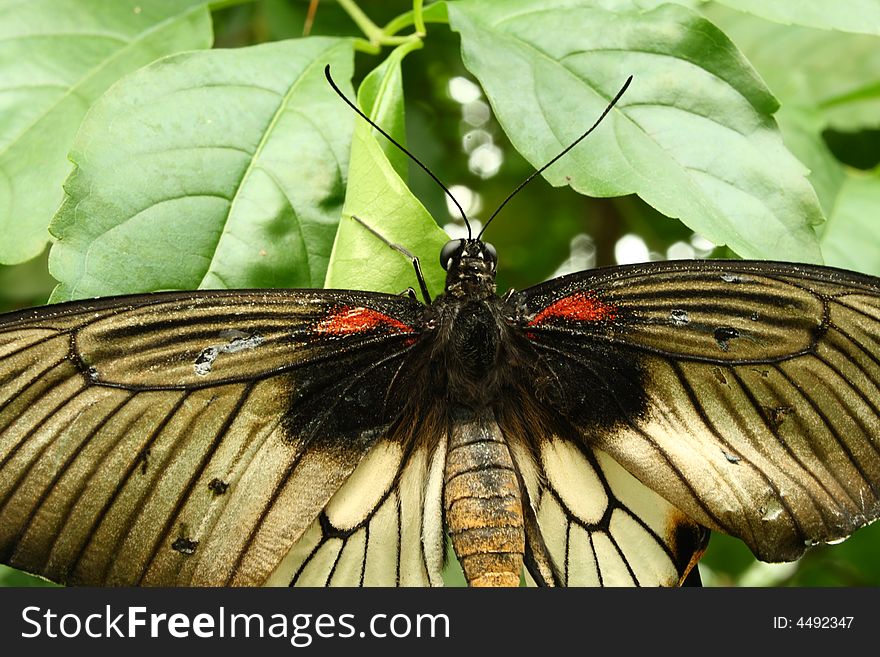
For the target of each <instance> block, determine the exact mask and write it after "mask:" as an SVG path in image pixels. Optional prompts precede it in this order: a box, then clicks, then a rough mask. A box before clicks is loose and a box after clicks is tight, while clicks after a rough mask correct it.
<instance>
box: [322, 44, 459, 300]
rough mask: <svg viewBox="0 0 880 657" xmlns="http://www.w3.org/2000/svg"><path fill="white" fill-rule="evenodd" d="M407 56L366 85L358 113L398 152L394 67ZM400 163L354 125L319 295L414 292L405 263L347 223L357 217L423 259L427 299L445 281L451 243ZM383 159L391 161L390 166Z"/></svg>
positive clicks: (400, 52)
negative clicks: (324, 291) (442, 261)
mask: <svg viewBox="0 0 880 657" xmlns="http://www.w3.org/2000/svg"><path fill="white" fill-rule="evenodd" d="M411 48H412V46H411V45H410V44H407V45H405V46H400V47H398V48H397V49H396V50H394V51H393V52H392V53H391V54H390V55H389V56H388V59H387V60H386V61H385V62H384V63H383V64H382V65H381V66H379V67H378V68H377V69H375V70H374V71H372V72H371V73H370V75H368V76H367V77H366V78H365V79H364V81H363V83H362V84H361V86H360V89H359V91H358V104H359V105H360V107H361V109H363V111H364V112H365V113H366V114H367V115H368V116H369V117H370V118H371V119H372V120H373V121H375V122H376V123H378V124H379V125H381V126H382V128H383V129H384V130H385V131H386V132H388V133H389V134H390V135H391V136H392V137H394V138H395V139H396V140H397V141H399V142H401V143H403V144H405V143H406V141H405V128H404V120H403V87H402V85H401V77H400V61H401V59H402V58H403V56H404V55H405V54H406V53H407V52H408V51H409V49H411ZM401 155H402V153H400V152H399V151H398V150H397V149H396V148H394V146H392V145H391V144H389V143H388V141H387V140H386V139H385V137H382V136H381V135H378V133H376V132H375V131H374V130H373V129H372V128H371V127H370V126H369V125H368V124H367V122H366V121H363V120H361V119H358V123H357V125H356V126H355V131H354V139H353V142H352V147H351V166H350V168H349V177H348V190H347V191H346V196H345V206H344V208H343V215H344V216H343V220H342V222H341V223H340V225H339V232H338V233H337V236H336V242H335V244H334V245H333V256H332V258H331V265H330V268H329V269H328V272H327V280H326V282H325V287H328V288H347V289H357V290H376V291H382V292H390V293H392V294H393V293H397V292H402V291H403V290H405V289H406V288H407V287H413V288H417V283H416V276H415V271H414V270H413V266H412V263H411V262H410V260H409V259H408V258H406V257H405V256H404V255H403V254H401V253H399V252H398V251H394V250H392V249H390V248H389V247H388V246H387V245H386V244H384V243H383V242H382V241H381V240H380V239H379V238H378V237H376V236H375V235H373V234H371V233H370V232H369V231H368V230H367V229H366V228H364V227H363V226H362V225H360V224H359V223H357V222H356V221H354V220H353V219H351V217H352V216H356V217H358V218H359V219H360V220H361V221H363V222H364V223H366V224H367V225H368V226H370V227H372V228H373V229H374V230H376V231H377V232H379V233H380V234H381V235H382V236H383V237H384V238H385V239H387V240H388V241H389V242H391V243H393V244H398V245H401V246H404V247H405V248H406V249H408V250H409V251H410V252H411V253H413V254H414V255H416V256H418V257H419V258H420V259H421V261H422V263H423V272H424V274H425V279H426V281H427V283H428V289H429V291H430V292H431V295H432V297H434V296H436V295H437V294H439V293H440V292H442V291H443V285H444V280H445V274H444V272H443V271H442V270H441V269H440V266H439V260H438V258H439V254H440V249H441V248H442V247H443V245H444V244H445V243H446V242H447V241H448V240H449V237H448V236H447V235H446V233H444V232H443V231H442V230H441V229H440V228H438V227H437V224H436V223H435V222H434V220H433V219H432V218H431V215H430V214H428V211H427V210H425V208H424V206H422V204H421V203H420V202H419V201H418V199H416V198H415V196H413V194H412V192H410V191H409V188H408V187H407V185H406V182H405V180H404V178H403V177H402V176H403V174H405V171H406V165H407V163H406V161H405V159H404V158H405V156H403V157H401ZM389 158H393V162H394V164H393V163H392V160H391V159H389ZM395 165H396V166H395Z"/></svg>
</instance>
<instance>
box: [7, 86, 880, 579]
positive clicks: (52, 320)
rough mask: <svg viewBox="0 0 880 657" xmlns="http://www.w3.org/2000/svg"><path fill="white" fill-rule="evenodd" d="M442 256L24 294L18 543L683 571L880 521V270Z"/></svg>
mask: <svg viewBox="0 0 880 657" xmlns="http://www.w3.org/2000/svg"><path fill="white" fill-rule="evenodd" d="M328 79H329V72H328ZM624 88H625V87H624ZM622 92H623V90H621V93H622ZM619 96H620V94H618V97H619ZM615 100H616V99H615ZM612 105H613V102H612V103H611V105H609V108H608V109H610V108H611V106H612ZM607 111H608V110H606V113H607ZM600 120H601V119H600ZM597 124H598V122H597ZM593 127H595V125H594V126H593ZM591 130H592V128H591ZM586 134H589V131H587V133H585V134H584V135H583V136H586ZM583 136H582V137H581V138H583ZM578 141H579V140H578ZM575 143H577V142H575ZM573 145H574V144H572V146H573ZM569 148H571V146H570V147H569ZM567 150H568V149H566V151H567ZM566 151H563V152H562V153H560V155H559V156H558V157H561V156H562V155H563V154H564V153H565V152H566ZM558 157H557V158H554V160H552V161H551V162H550V163H548V165H546V166H549V165H550V164H552V163H553V162H555V161H556V159H558ZM419 164H420V163H419ZM546 166H545V167H543V168H546ZM543 168H542V169H540V170H539V171H538V172H536V174H535V175H537V173H539V172H540V171H542V170H543ZM521 187H522V186H520V188H521ZM444 189H445V188H444ZM518 189H519V188H517V190H515V191H518ZM514 193H515V192H514ZM509 198H510V197H508V199H509ZM505 202H506V201H505ZM502 205H503V204H502ZM499 209H500V208H499ZM496 213H497V211H496ZM493 216H494V215H493ZM398 248H399V247H398ZM440 263H441V265H442V266H443V268H444V269H445V270H446V272H447V278H446V287H445V291H444V293H443V294H442V295H440V296H439V297H437V298H436V299H433V300H431V299H430V297H429V295H428V292H427V289H426V288H425V286H424V285H423V284H422V285H421V288H422V299H419V298H418V296H417V295H416V294H415V293H413V292H410V293H408V294H403V295H392V294H383V293H377V292H362V291H354V290H312V289H309V290H237V291H208V290H202V291H197V292H162V293H155V294H138V295H131V296H123V297H110V298H103V299H96V300H87V301H74V302H68V303H63V304H58V305H51V306H46V307H42V308H36V309H29V310H24V311H19V312H15V313H11V314H6V315H2V316H0V561H2V562H4V563H7V564H10V565H12V566H15V567H17V568H20V569H23V570H27V571H29V572H33V573H38V574H40V575H42V576H44V577H47V578H49V579H52V580H55V581H58V582H63V583H69V584H88V585H133V584H136V585H172V586H177V585H211V586H219V585H243V586H250V585H263V584H270V585H320V586H324V585H364V586H368V585H400V586H414V585H439V584H442V569H443V566H444V562H445V558H446V557H445V555H446V542H447V537H449V539H450V540H451V544H452V547H453V549H454V551H455V554H456V555H457V557H458V560H459V562H460V563H461V566H462V569H463V572H464V574H465V577H466V579H467V581H468V583H469V584H471V585H474V586H515V585H518V584H519V583H520V580H521V577H525V579H526V580H527V581H529V582H530V583H535V584H539V585H569V586H580V585H618V584H627V585H642V586H651V585H679V584H682V583H692V582H694V581H695V580H696V579H698V571H697V570H696V568H695V566H696V564H697V561H698V560H699V558H700V556H701V555H702V553H703V551H704V549H705V547H706V544H707V541H708V537H709V532H710V530H714V531H721V532H726V533H728V534H732V535H734V536H737V537H739V538H741V539H742V540H743V541H744V542H745V543H746V544H747V545H748V546H749V548H751V550H752V551H753V552H754V553H755V554H756V555H757V556H758V557H759V558H760V559H763V560H766V561H786V560H793V559H796V558H798V557H799V556H800V555H801V554H803V552H804V551H805V550H806V549H807V548H808V547H810V546H812V545H816V544H819V543H828V542H835V541H838V540H841V539H843V538H844V537H846V536H848V535H850V534H851V533H852V532H853V531H855V530H856V529H857V528H859V527H861V526H863V525H865V524H867V523H869V522H871V521H872V520H874V519H876V518H877V516H878V515H880V497H878V487H880V445H878V436H880V280H878V279H877V278H873V277H870V276H865V275H861V274H856V273H853V272H848V271H844V270H839V269H833V268H827V267H820V266H811V265H797V264H790V263H774V262H755V261H679V262H675V261H673V262H665V263H657V262H654V263H646V264H640V265H627V266H618V267H610V268H604V269H596V270H590V271H584V272H580V273H576V274H571V275H567V276H562V277H560V278H556V279H553V280H550V281H547V282H544V283H540V284H538V285H536V286H534V287H531V288H528V289H525V290H522V291H509V292H508V293H506V294H505V295H503V296H499V295H498V294H497V293H496V287H495V274H496V266H497V254H496V252H495V249H494V247H492V246H491V244H489V243H487V242H485V241H483V240H482V239H481V235H477V236H472V235H469V237H468V238H466V239H459V240H451V241H450V242H449V243H448V244H447V245H446V246H445V247H444V248H443V250H442V252H441V254H440ZM416 271H417V272H418V271H419V269H418V267H417V268H416ZM420 280H421V279H420Z"/></svg>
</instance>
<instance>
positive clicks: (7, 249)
mask: <svg viewBox="0 0 880 657" xmlns="http://www.w3.org/2000/svg"><path fill="white" fill-rule="evenodd" d="M204 1H205V0H151V1H150V2H144V1H143V0H77V2H70V0H29V1H28V2H21V0H0V99H2V100H0V113H2V117H3V119H2V121H0V235H3V239H2V240H0V262H5V263H7V264H11V263H17V262H23V261H25V260H28V259H30V258H33V257H34V256H36V255H38V254H39V253H40V252H41V251H42V250H43V248H44V247H45V245H46V242H47V241H48V239H49V234H48V233H47V232H46V226H47V225H48V223H49V219H50V218H51V216H52V213H53V212H54V211H55V210H56V209H57V208H58V204H59V203H61V199H62V197H63V194H62V189H61V184H62V182H63V181H64V179H65V177H66V176H67V175H68V174H69V173H70V162H68V161H67V158H66V154H67V151H68V149H69V148H70V144H71V142H72V141H73V137H74V135H75V134H76V129H77V127H78V126H79V124H80V121H81V120H82V118H83V115H84V114H85V113H86V110H87V109H88V108H89V106H90V105H91V104H92V103H93V102H94V101H95V99H97V98H98V97H99V96H100V95H101V94H102V93H103V92H104V91H105V90H106V89H107V88H108V87H109V86H110V85H111V84H113V83H114V82H115V81H116V80H118V79H119V78H120V77H121V76H123V75H125V74H126V73H128V72H130V71H133V70H135V69H137V68H139V67H141V66H144V65H145V64H148V63H150V62H152V61H153V60H155V59H157V58H158V57H162V56H164V55H168V54H171V53H176V52H180V51H183V50H195V49H199V48H209V47H210V46H211V41H212V34H211V17H210V14H209V12H208V9H207V7H206V6H205V5H204Z"/></svg>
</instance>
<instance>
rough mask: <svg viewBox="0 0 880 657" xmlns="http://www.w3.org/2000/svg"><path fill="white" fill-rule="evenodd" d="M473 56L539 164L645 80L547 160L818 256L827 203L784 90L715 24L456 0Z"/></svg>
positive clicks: (683, 12)
mask: <svg viewBox="0 0 880 657" xmlns="http://www.w3.org/2000/svg"><path fill="white" fill-rule="evenodd" d="M449 17H450V21H451V24H452V26H453V28H454V29H455V30H457V31H458V32H460V33H461V38H462V51H463V57H464V62H465V65H466V66H467V67H468V69H469V70H470V71H471V72H473V73H474V75H476V76H477V78H479V80H480V82H481V83H482V85H483V88H484V89H485V91H486V93H487V95H488V97H489V99H490V101H491V103H492V106H493V108H494V110H495V112H496V115H497V117H498V119H499V121H500V122H501V124H502V126H503V127H504V130H505V132H506V133H507V134H508V136H509V137H510V138H511V141H512V142H513V143H514V145H515V146H516V148H517V150H519V151H520V152H521V153H522V154H523V155H524V156H525V157H526V158H527V159H528V160H529V161H530V162H531V163H532V164H533V165H535V166H540V165H542V164H544V163H545V162H547V161H548V160H549V159H550V158H551V157H552V156H553V155H555V154H556V153H557V152H559V151H560V150H561V149H562V148H563V147H564V146H566V145H567V144H568V143H570V142H571V141H572V140H573V139H574V138H575V137H576V136H577V135H578V134H580V133H581V132H582V131H583V130H584V129H585V128H586V127H587V126H589V125H590V124H591V123H592V121H593V120H594V119H595V117H597V116H598V115H599V114H600V112H601V111H602V110H603V109H604V107H605V105H606V104H607V103H608V101H609V99H610V98H611V97H612V96H613V95H614V94H615V92H616V91H617V89H618V88H619V87H620V85H621V83H622V82H623V80H624V79H625V78H626V77H627V75H628V74H633V75H634V78H635V79H634V81H633V83H632V85H631V87H630V89H629V91H628V92H627V93H626V95H625V96H624V98H623V100H622V101H621V103H620V104H619V105H618V107H617V108H616V109H615V110H614V111H613V112H612V113H611V115H609V117H608V119H606V122H605V124H604V125H601V126H600V127H599V129H597V130H596V132H595V133H593V135H592V136H591V137H590V138H589V140H588V142H587V143H585V144H583V145H581V146H580V147H578V148H576V149H574V150H573V151H572V152H571V153H569V154H568V155H567V156H566V157H565V158H563V160H561V161H560V162H559V163H558V164H557V165H555V166H553V167H551V168H550V169H548V171H547V172H546V174H545V176H546V178H547V179H548V180H549V181H550V182H551V183H552V184H554V185H563V184H569V185H571V186H572V187H573V188H574V189H575V190H577V191H579V192H581V193H583V194H587V195H591V196H620V195H624V194H628V193H633V192H634V193H637V194H638V195H639V196H641V197H642V198H643V199H644V200H645V201H647V202H648V203H649V204H651V205H653V206H654V207H655V208H657V209H658V210H660V211H661V212H662V213H663V214H665V215H667V216H670V217H679V218H681V220H682V221H683V222H684V223H685V224H687V225H688V226H689V227H690V228H692V229H693V230H695V231H697V232H699V233H701V234H703V235H705V236H706V237H707V238H709V239H710V240H712V241H713V242H715V243H716V244H727V245H729V246H730V247H731V248H732V249H734V250H735V251H736V252H737V253H739V254H740V255H742V256H744V257H774V258H777V259H789V260H807V261H819V260H820V257H821V256H820V252H819V247H818V242H817V238H816V235H815V232H814V230H813V226H814V225H816V224H818V223H821V221H822V213H821V210H820V208H819V204H818V201H817V199H816V194H815V192H814V190H813V188H812V187H811V186H810V184H809V182H808V181H807V180H806V177H805V176H806V173H807V172H806V169H805V168H804V167H803V165H801V164H800V163H799V162H798V161H797V160H796V159H795V158H794V157H793V156H792V155H791V153H790V152H789V151H788V150H786V148H785V147H784V145H783V143H782V139H781V137H780V134H779V131H778V129H777V127H776V124H775V122H774V120H773V118H772V116H771V115H772V113H773V112H774V111H775V110H776V109H777V107H778V105H777V102H776V100H775V99H774V98H773V96H772V95H771V94H770V92H769V91H768V90H767V89H766V88H765V87H764V85H763V83H762V82H761V80H760V79H759V78H758V76H757V74H756V73H755V72H754V70H753V69H752V68H751V66H749V64H748V63H747V62H746V61H745V59H744V58H743V57H742V56H741V55H740V53H739V51H737V49H736V48H735V46H734V45H733V44H732V43H731V42H730V41H729V40H728V39H727V38H726V37H725V36H724V34H723V33H721V32H720V31H719V30H718V29H717V28H716V27H715V26H714V25H712V24H711V23H709V22H708V21H707V20H705V19H704V18H702V17H700V16H699V15H697V14H696V13H694V12H693V11H691V10H689V9H687V8H685V7H682V6H678V5H662V6H659V7H657V8H656V9H653V10H650V11H642V10H640V9H639V7H638V3H634V2H628V1H624V0H620V1H618V2H611V1H610V0H602V1H599V0H596V1H591V0H541V1H526V0H511V1H509V2H504V3H497V2H489V1H487V0H463V1H462V2H455V3H452V2H450V3H449Z"/></svg>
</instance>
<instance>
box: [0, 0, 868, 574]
mask: <svg viewBox="0 0 880 657" xmlns="http://www.w3.org/2000/svg"><path fill="white" fill-rule="evenodd" d="M309 4H310V3H309V0H258V1H256V2H252V3H247V4H243V5H235V6H229V7H227V8H224V9H218V10H216V12H215V16H214V19H215V23H214V26H215V33H216V47H240V46H245V45H251V44H255V43H261V42H264V41H275V40H280V39H288V38H295V37H299V36H302V34H303V31H304V26H305V24H306V22H307V18H308V13H309ZM360 6H361V8H362V9H363V10H364V11H365V12H366V13H367V14H368V15H369V16H370V18H371V19H372V20H373V21H374V22H375V23H376V24H378V25H383V24H385V23H386V22H387V21H389V20H391V19H392V18H394V17H395V16H398V15H399V14H401V13H403V12H405V11H407V10H408V9H410V8H411V2H409V1H407V0H382V1H369V0H365V1H363V2H361V3H360ZM722 27H723V26H722ZM310 31H311V34H328V35H351V36H353V37H354V36H361V34H360V32H359V30H358V29H357V27H356V26H355V25H354V24H353V23H352V21H351V19H350V18H349V16H348V15H347V14H346V13H345V12H344V11H343V10H342V9H341V8H340V7H339V6H338V5H337V4H336V3H335V2H332V1H330V0H322V1H321V2H320V3H319V5H318V7H317V12H316V13H315V15H314V20H313V22H312V23H311V27H310ZM428 32H429V38H427V39H426V40H425V46H424V48H423V49H421V50H417V51H415V52H413V53H411V54H410V55H408V56H407V58H406V59H405V60H404V63H403V67H404V85H405V95H406V98H407V101H408V102H407V114H406V120H407V129H408V140H409V141H408V144H409V147H410V149H411V150H412V151H413V152H415V153H416V154H417V155H418V157H419V158H421V159H422V160H423V161H424V162H425V163H426V164H427V165H428V166H429V167H430V168H431V169H432V170H433V171H434V173H435V174H436V175H437V176H438V177H439V178H440V179H441V180H443V181H444V182H445V183H446V185H447V186H449V187H450V188H451V190H452V191H453V193H454V194H455V196H456V197H457V198H458V200H459V201H460V202H461V203H462V205H463V206H464V209H465V211H466V212H467V214H468V215H469V216H470V217H476V218H477V219H479V218H481V217H483V218H485V217H487V216H488V215H489V214H490V213H491V212H492V211H493V210H494V209H495V207H497V206H498V204H499V203H501V201H502V200H503V199H504V198H505V197H506V196H507V195H508V194H509V193H510V192H511V191H512V190H513V189H514V188H515V187H516V185H517V184H519V183H520V182H521V181H522V180H523V179H525V178H526V177H527V176H528V175H530V174H531V173H532V167H531V166H530V165H529V164H528V163H527V162H526V161H525V160H524V159H522V158H521V157H520V156H519V155H518V154H517V152H516V151H515V150H514V149H513V148H512V147H511V146H510V144H509V143H508V141H507V139H506V138H505V135H504V133H503V132H502V131H501V129H500V128H499V126H498V124H497V123H496V122H495V120H494V118H493V116H492V112H491V109H490V107H489V105H488V103H487V101H486V99H485V97H484V96H483V94H482V92H481V90H480V87H479V86H478V85H477V83H476V81H475V80H474V78H473V77H472V76H470V75H469V74H468V72H467V71H466V70H465V69H464V67H463V65H462V64H461V58H460V55H459V48H460V44H459V39H458V36H457V35H456V34H455V33H454V32H452V31H450V30H449V29H448V28H447V27H446V26H444V25H428ZM729 34H730V35H731V36H732V37H734V34H733V33H732V32H731V33H729ZM734 41H735V42H737V43H738V45H740V46H741V47H744V46H743V45H742V44H740V43H739V42H738V41H737V39H736V38H734ZM744 49H745V48H744ZM878 51H880V40H878ZM747 54H749V53H748V52H747ZM383 56H384V55H381V56H373V55H366V54H362V53H360V54H358V55H357V60H356V74H355V84H357V83H358V82H359V81H360V80H361V79H362V78H363V76H364V75H365V74H366V73H368V72H369V71H370V70H371V69H372V68H374V67H375V66H376V65H377V64H378V63H379V62H380V61H381V58H382V57H383ZM761 73H762V75H764V77H765V79H767V80H768V82H769V81H770V80H771V79H773V78H774V76H772V75H767V73H766V72H765V71H764V70H761ZM779 76H780V78H781V79H784V78H785V76H786V73H785V72H779ZM878 77H880V73H878ZM771 89H772V90H773V91H774V92H775V91H776V89H775V88H774V87H773V85H772V84H771ZM576 119H577V120H582V121H583V122H584V128H586V127H588V124H589V123H591V122H592V121H593V119H594V117H576ZM822 136H823V140H824V142H825V145H826V146H827V148H828V149H829V151H830V152H831V153H832V154H833V156H834V157H835V158H836V159H837V160H838V161H839V162H840V163H842V164H843V165H845V166H847V167H850V168H852V169H855V170H863V171H870V170H872V169H874V168H875V167H877V166H878V164H880V129H858V130H851V131H845V130H840V129H838V130H835V129H832V128H828V129H826V130H825V131H824V132H823V135H822ZM582 147H585V148H589V140H588V141H587V142H586V143H585V144H584V146H582ZM410 187H411V188H412V189H413V192H414V193H415V195H416V196H417V197H418V198H419V199H420V200H421V201H422V203H423V204H424V205H425V206H426V207H427V209H428V210H429V212H430V213H431V214H432V215H433V216H434V217H435V219H436V220H437V223H438V224H439V225H440V226H441V227H443V228H444V229H445V230H446V231H447V232H448V233H449V234H450V236H452V237H459V236H461V234H462V233H461V232H460V231H461V230H462V227H461V226H460V225H458V224H456V223H455V220H454V216H455V214H457V213H452V212H450V209H449V207H448V206H447V202H446V199H445V197H444V195H443V192H442V191H441V190H440V189H439V188H438V187H437V186H436V185H435V184H434V183H433V182H432V181H431V180H430V179H429V178H428V177H427V176H426V175H424V174H423V173H422V172H421V171H420V170H419V169H418V168H416V167H415V166H413V168H412V170H411V172H410ZM876 230H877V231H878V232H880V223H878V227H877V228H876ZM486 238H487V239H488V241H491V242H492V243H493V244H494V245H495V246H496V248H497V250H498V258H499V264H498V271H499V274H498V283H499V291H502V292H503V291H504V290H507V289H508V288H511V287H512V288H516V289H522V288H524V287H528V286H529V285H533V284H535V283H538V282H540V281H543V280H545V279H548V278H551V277H554V276H558V275H560V274H563V273H567V272H571V271H577V270H581V269H586V268H590V267H596V266H605V265H613V264H625V263H629V262H640V261H646V260H663V259H677V258H694V257H735V254H731V253H729V252H727V251H725V250H724V249H715V248H714V247H713V245H712V244H711V243H709V242H707V241H706V240H704V239H703V238H702V237H701V236H699V235H695V234H693V233H692V232H691V231H690V230H689V229H687V228H686V227H685V226H683V225H682V224H681V223H680V222H678V221H674V220H670V219H668V218H666V217H663V216H662V215H660V214H658V213H657V212H656V211H655V210H653V209H652V208H650V207H649V206H647V205H646V204H644V203H643V202H642V201H640V200H639V199H638V198H637V197H634V196H632V197H622V198H615V199H589V198H586V197H583V196H580V195H578V194H576V193H574V192H573V191H571V190H570V189H568V188H553V187H551V186H550V185H549V184H548V183H546V182H545V181H544V180H543V178H537V179H536V180H534V181H533V182H532V183H531V184H530V185H529V186H528V187H527V188H526V189H525V190H524V191H523V192H522V193H520V194H519V195H518V196H517V197H516V199H515V200H514V201H512V202H511V203H510V204H509V205H508V206H507V207H506V208H505V210H504V211H503V212H502V214H501V215H499V217H498V219H496V220H495V221H494V222H493V224H492V227H491V229H490V230H489V231H487V234H486ZM46 262H47V260H46V254H43V256H42V257H40V258H37V259H35V260H32V261H30V262H27V263H24V264H22V265H18V266H14V267H2V266H0V311H3V312H5V311H8V310H13V309H17V308H24V307H28V306H32V305H38V304H42V303H45V301H46V299H47V297H48V295H49V293H50V292H51V290H52V288H53V287H54V284H55V282H54V280H53V279H52V278H51V277H50V276H49V274H48V273H47V267H46ZM425 265H426V266H436V263H423V266H425ZM872 273H874V274H875V275H876V274H878V273H880V272H872ZM878 554H880V523H877V524H875V525H874V526H872V527H868V528H865V529H862V530H860V531H858V532H856V533H855V534H854V535H853V536H852V537H851V538H849V539H848V540H847V541H845V542H844V543H843V544H840V545H836V546H832V547H820V548H817V549H814V550H812V551H811V552H809V553H808V554H807V555H806V556H805V557H803V558H802V559H801V560H800V561H799V562H796V563H794V564H775V565H771V564H763V563H760V562H757V561H756V560H755V559H754V557H753V556H752V555H751V553H750V552H749V551H748V549H747V548H746V547H745V546H744V545H743V544H742V543H741V542H740V541H738V540H735V539H731V538H729V537H726V536H723V535H718V534H714V535H713V537H712V539H711V541H710V543H709V549H708V552H707V554H706V556H705V558H704V559H703V561H702V562H701V565H700V569H701V574H702V578H703V583H704V584H705V585H708V586H730V585H743V586H877V585H880V559H878V558H877V555H878ZM448 571H449V572H448V583H450V584H463V583H464V580H463V578H462V577H461V575H460V573H459V572H458V571H457V569H456V567H454V564H453V567H450V568H449V569H448ZM0 584H2V585H6V586H11V585H39V584H40V580H36V579H35V578H31V577H29V576H27V575H25V574H23V573H19V572H18V571H14V570H12V569H9V568H6V567H2V566H0Z"/></svg>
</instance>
